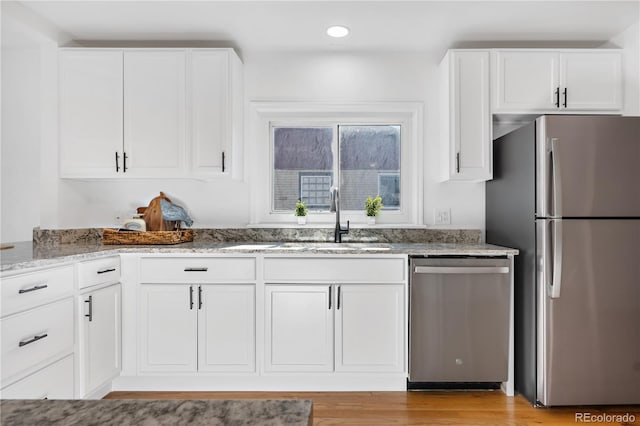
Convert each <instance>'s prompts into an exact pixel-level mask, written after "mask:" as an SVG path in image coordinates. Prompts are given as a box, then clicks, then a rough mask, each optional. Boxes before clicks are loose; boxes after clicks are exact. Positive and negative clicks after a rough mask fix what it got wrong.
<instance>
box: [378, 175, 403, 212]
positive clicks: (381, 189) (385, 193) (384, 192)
mask: <svg viewBox="0 0 640 426" xmlns="http://www.w3.org/2000/svg"><path fill="white" fill-rule="evenodd" d="M378 194H380V196H381V197H382V204H383V205H384V207H383V209H384V210H397V209H398V208H399V207H400V174H399V173H380V174H378Z"/></svg>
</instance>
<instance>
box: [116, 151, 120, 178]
mask: <svg viewBox="0 0 640 426" xmlns="http://www.w3.org/2000/svg"><path fill="white" fill-rule="evenodd" d="M119 171H120V156H119V155H118V151H116V173H118V172H119Z"/></svg>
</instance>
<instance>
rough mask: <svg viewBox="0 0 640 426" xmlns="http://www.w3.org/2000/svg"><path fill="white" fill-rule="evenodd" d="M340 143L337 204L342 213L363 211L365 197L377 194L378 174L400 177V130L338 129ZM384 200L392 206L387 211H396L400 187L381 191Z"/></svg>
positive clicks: (380, 127) (392, 127) (394, 127)
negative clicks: (342, 210) (338, 201)
mask: <svg viewBox="0 0 640 426" xmlns="http://www.w3.org/2000/svg"><path fill="white" fill-rule="evenodd" d="M338 134H339V140H340V170H339V176H340V203H341V208H342V209H344V210H364V201H365V200H366V199H367V197H375V196H376V195H383V194H381V193H380V184H379V176H380V173H382V172H387V173H393V174H394V175H396V176H398V177H399V176H400V126H399V125H375V126H371V125H367V126H340V125H339V126H338ZM385 189H386V190H387V194H386V198H387V199H389V200H391V199H392V198H393V199H394V200H395V203H391V202H390V204H389V205H386V203H385V202H384V201H385V197H384V196H383V197H382V202H383V204H385V207H386V209H387V210H399V209H400V201H399V200H400V185H397V186H396V187H388V188H385Z"/></svg>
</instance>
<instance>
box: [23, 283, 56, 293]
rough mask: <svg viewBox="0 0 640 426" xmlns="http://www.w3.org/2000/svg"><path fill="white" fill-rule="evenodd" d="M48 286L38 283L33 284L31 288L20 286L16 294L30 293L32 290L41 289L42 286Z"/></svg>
mask: <svg viewBox="0 0 640 426" xmlns="http://www.w3.org/2000/svg"><path fill="white" fill-rule="evenodd" d="M47 287H49V286H48V285H47V284H40V285H37V284H36V285H34V286H33V287H31V288H21V289H20V290H18V294H25V293H30V292H32V291H36V290H42V289H44V288H47Z"/></svg>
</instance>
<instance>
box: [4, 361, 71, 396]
mask: <svg viewBox="0 0 640 426" xmlns="http://www.w3.org/2000/svg"><path fill="white" fill-rule="evenodd" d="M0 393H1V394H0V398H2V399H73V396H74V395H73V355H69V356H67V357H66V358H63V359H61V360H60V361H57V362H54V363H53V364H51V365H49V366H47V367H45V368H43V369H42V370H40V371H38V372H36V373H34V374H32V375H30V376H28V377H26V378H24V379H22V380H20V381H19V382H16V383H14V384H12V385H10V386H7V387H6V388H4V389H2V391H1V392H0Z"/></svg>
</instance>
